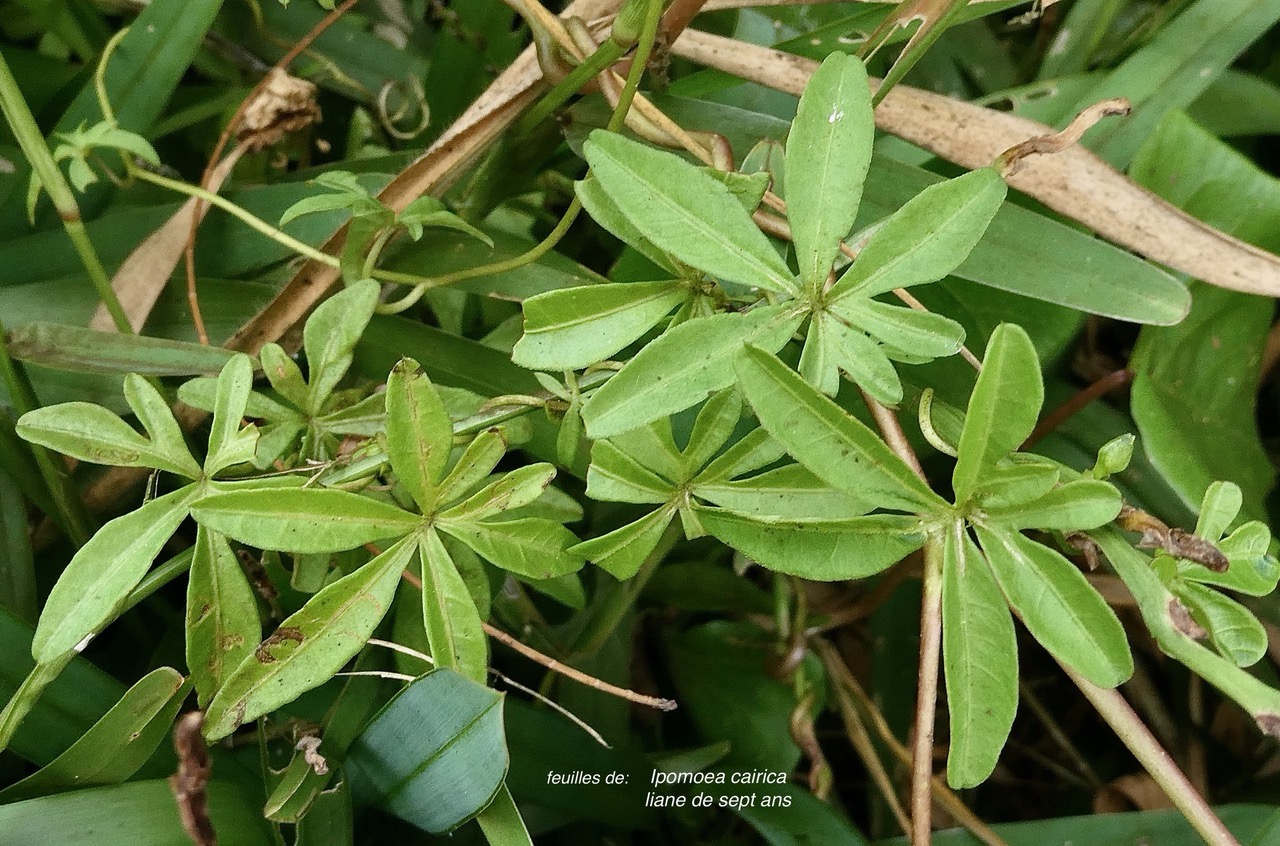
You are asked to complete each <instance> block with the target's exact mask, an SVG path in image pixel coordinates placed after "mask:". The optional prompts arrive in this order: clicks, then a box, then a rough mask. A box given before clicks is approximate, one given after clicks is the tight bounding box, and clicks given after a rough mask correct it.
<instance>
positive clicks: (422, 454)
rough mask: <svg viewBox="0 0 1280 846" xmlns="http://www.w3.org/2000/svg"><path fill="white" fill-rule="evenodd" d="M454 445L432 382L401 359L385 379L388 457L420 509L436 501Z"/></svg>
mask: <svg viewBox="0 0 1280 846" xmlns="http://www.w3.org/2000/svg"><path fill="white" fill-rule="evenodd" d="M452 449H453V422H452V421H451V420H450V419H449V412H448V410H447V409H446V408H445V407H444V402H442V401H441V399H440V394H439V393H437V392H436V389H435V386H434V385H432V384H431V380H430V379H428V378H427V377H426V375H425V374H423V373H422V371H421V370H420V369H419V368H418V364H417V362H415V361H412V360H410V359H404V360H402V361H400V362H399V363H398V364H396V366H395V368H394V369H393V370H392V371H391V375H390V376H389V377H388V378H387V457H388V458H389V459H391V469H392V470H394V471H395V473H396V478H398V479H399V480H400V484H402V485H404V487H405V490H407V491H408V492H409V495H410V496H411V497H413V501H414V502H416V503H417V504H418V507H419V508H420V509H422V512H423V513H424V514H425V513H426V512H428V511H430V510H431V507H432V506H433V505H434V504H435V499H436V494H437V485H438V484H439V482H440V480H441V479H442V478H443V477H444V470H445V466H446V465H447V464H448V463H449V452H450V450H452Z"/></svg>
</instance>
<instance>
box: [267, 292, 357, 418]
mask: <svg viewBox="0 0 1280 846" xmlns="http://www.w3.org/2000/svg"><path fill="white" fill-rule="evenodd" d="M380 290H381V289H380V287H379V286H378V284H377V283H376V282H374V281H372V280H365V281H363V282H357V283H356V284H354V285H352V286H351V287H349V288H347V289H345V290H343V291H341V292H339V293H337V294H335V295H334V296H332V297H330V298H329V299H328V300H326V301H325V302H324V303H321V304H320V306H319V307H318V308H317V309H316V310H315V311H314V312H312V314H311V316H310V317H309V318H307V322H306V324H305V325H304V326H303V328H302V343H303V346H304V347H306V350H307V362H308V366H309V368H310V378H309V379H308V385H309V386H310V390H309V392H308V395H307V396H308V401H307V404H306V405H303V406H302V407H303V408H305V409H307V410H308V411H310V412H312V413H315V412H318V411H319V410H320V408H321V406H323V405H324V402H325V400H327V399H328V398H329V394H330V393H332V392H333V389H334V388H335V387H337V385H338V382H340V381H341V380H342V377H343V376H345V375H346V373H347V368H349V367H350V366H351V354H352V350H354V349H355V345H356V342H357V341H359V340H360V335H361V334H362V333H363V332H364V328H365V326H367V325H368V324H369V320H370V318H372V317H373V308H374V306H375V305H377V302H378V293H379V291H380ZM263 364H264V365H265V364H266V362H263Z"/></svg>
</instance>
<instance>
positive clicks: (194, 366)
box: [6, 322, 235, 376]
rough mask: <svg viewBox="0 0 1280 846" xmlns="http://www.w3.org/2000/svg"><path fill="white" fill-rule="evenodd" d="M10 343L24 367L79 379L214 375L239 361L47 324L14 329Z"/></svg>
mask: <svg viewBox="0 0 1280 846" xmlns="http://www.w3.org/2000/svg"><path fill="white" fill-rule="evenodd" d="M6 343H7V345H8V348H9V354H10V355H11V356H13V357H14V358H16V359H18V360H20V361H25V362H28V363H30V364H38V365H41V366H42V367H52V368H54V369H57V370H71V371H74V372H76V373H119V374H124V373H140V374H143V375H146V376H198V375H206V374H207V375H213V374H215V373H217V372H218V371H219V370H220V369H221V368H222V366H223V365H224V364H226V363H227V361H229V360H230V359H231V358H232V356H233V355H235V353H232V352H231V351H230V350H226V349H223V348H222V347H210V346H205V345H204V344H197V343H194V342H190V341H174V340H170V339H169V338H154V337H149V336H146V335H131V334H130V335H126V334H124V333H121V332H117V331H116V330H115V329H114V328H113V329H112V330H110V331H100V330H97V329H86V328H85V327H83V326H65V325H62V324H58V323H45V322H35V323H27V324H25V325H22V326H18V327H16V328H14V329H13V330H12V331H10V332H9V333H8V338H7V339H6Z"/></svg>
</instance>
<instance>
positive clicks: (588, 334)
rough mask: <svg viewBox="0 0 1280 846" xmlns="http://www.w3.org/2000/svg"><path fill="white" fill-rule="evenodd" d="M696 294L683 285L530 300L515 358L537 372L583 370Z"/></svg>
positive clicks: (614, 287)
mask: <svg viewBox="0 0 1280 846" xmlns="http://www.w3.org/2000/svg"><path fill="white" fill-rule="evenodd" d="M692 294H693V291H692V290H691V289H690V288H689V286H688V285H686V284H685V283H683V282H680V281H679V280H670V281H665V282H630V283H616V284H608V285H590V286H585V287H581V288H569V289H568V290H564V291H548V292H547V293H545V294H538V295H537V296H533V297H530V298H529V299H527V300H525V301H524V335H523V336H522V337H521V338H520V340H519V341H518V342H517V343H516V346H515V349H514V350H512V355H511V358H512V360H513V361H514V362H515V363H516V364H519V365H520V366H522V367H528V368H531V369H534V370H579V369H581V368H583V367H587V366H588V365H592V364H595V363H596V362H598V361H604V360H605V359H607V358H609V357H610V356H612V355H615V354H616V353H617V352H619V351H620V350H622V349H624V348H625V347H627V346H628V345H630V344H632V343H634V342H635V341H637V340H639V339H640V338H641V337H642V336H643V335H644V334H645V333H646V332H648V331H649V330H650V329H652V328H653V327H654V326H656V325H657V324H658V322H659V321H661V320H662V318H664V317H666V316H667V315H668V314H670V313H671V311H672V309H674V308H676V306H679V305H681V304H682V303H684V302H687V301H688V299H689V298H690V296H691V295H692Z"/></svg>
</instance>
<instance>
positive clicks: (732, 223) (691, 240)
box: [582, 130, 796, 295]
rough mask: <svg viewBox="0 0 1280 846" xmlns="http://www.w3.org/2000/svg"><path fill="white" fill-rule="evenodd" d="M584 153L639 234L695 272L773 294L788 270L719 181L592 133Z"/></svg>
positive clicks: (787, 281) (789, 290) (790, 285)
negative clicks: (694, 268)
mask: <svg viewBox="0 0 1280 846" xmlns="http://www.w3.org/2000/svg"><path fill="white" fill-rule="evenodd" d="M582 149H583V155H585V156H586V158H587V162H588V163H590V165H591V170H592V172H593V173H594V174H595V177H596V179H598V180H599V181H600V185H601V187H603V188H604V190H605V192H606V193H607V194H608V195H609V198H610V199H611V200H613V202H614V203H615V204H616V205H617V206H618V208H619V209H620V210H621V211H622V213H623V214H625V215H626V216H627V219H628V220H630V221H631V223H632V224H634V225H635V227H636V229H638V230H640V232H641V234H643V235H644V236H645V238H647V239H648V240H650V241H652V242H653V243H655V244H661V245H662V249H663V250H665V251H667V252H669V253H670V254H671V255H673V256H675V257H676V258H678V259H679V260H680V261H682V262H684V263H686V264H689V265H692V266H693V267H696V268H698V269H699V270H702V271H705V272H707V273H710V274H711V275H713V276H717V277H719V278H721V279H727V280H729V281H731V282H737V283H738V284H740V285H747V286H751V287H756V288H765V289H767V290H770V291H774V292H776V293H780V294H792V295H794V294H795V293H796V289H795V283H794V282H792V274H791V271H790V270H789V269H788V268H787V265H786V263H785V262H784V261H783V260H782V257H781V256H779V255H778V253H777V251H776V250H774V248H773V246H772V245H771V244H770V243H769V239H768V238H766V237H765V236H764V234H763V233H762V232H761V231H760V230H759V229H758V228H756V225H755V223H754V222H753V221H752V220H751V215H750V214H748V213H747V211H746V209H744V208H743V207H742V204H741V203H740V202H738V200H737V199H736V198H735V197H734V196H733V194H731V193H730V192H729V189H728V188H726V187H725V185H724V183H722V182H720V181H718V180H716V179H713V178H712V177H710V176H708V175H707V174H705V173H703V172H702V171H700V170H699V169H698V168H696V167H694V166H693V165H691V164H689V163H688V162H686V161H684V160H683V159H681V158H680V157H679V156H675V155H673V154H671V153H668V152H665V151H663V150H655V149H653V148H652V147H646V146H645V145H643V144H640V143H637V142H635V141H631V140H630V139H627V138H624V137H623V136H621V135H619V134H617V133H613V132H604V131H601V130H597V131H595V132H593V133H591V137H590V138H589V139H588V140H587V142H586V143H585V144H584V145H583V148H582Z"/></svg>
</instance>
